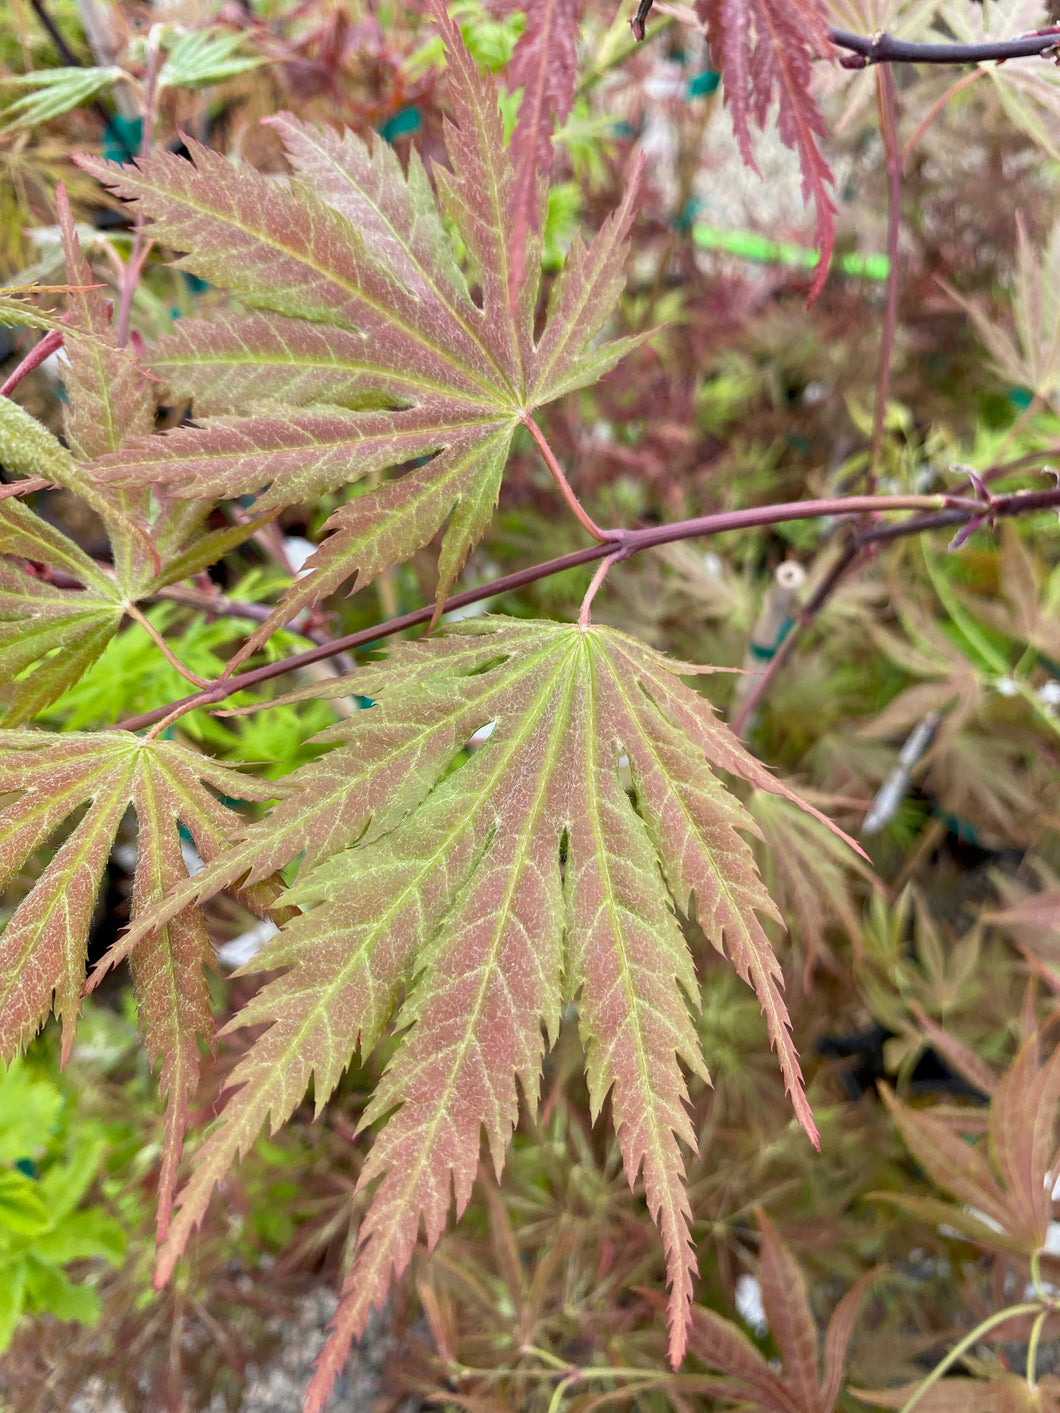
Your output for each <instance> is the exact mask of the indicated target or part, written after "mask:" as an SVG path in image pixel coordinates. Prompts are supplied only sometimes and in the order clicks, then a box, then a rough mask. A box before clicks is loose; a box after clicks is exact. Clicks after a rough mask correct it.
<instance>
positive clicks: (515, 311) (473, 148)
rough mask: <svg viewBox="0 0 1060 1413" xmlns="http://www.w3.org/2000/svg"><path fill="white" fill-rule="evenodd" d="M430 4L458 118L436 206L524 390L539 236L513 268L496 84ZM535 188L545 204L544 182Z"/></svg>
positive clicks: (438, 177)
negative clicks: (463, 251)
mask: <svg viewBox="0 0 1060 1413" xmlns="http://www.w3.org/2000/svg"><path fill="white" fill-rule="evenodd" d="M429 9H430V12H431V16H432V18H433V20H434V23H435V25H436V26H437V28H438V30H439V32H440V34H441V36H442V39H443V41H444V43H445V54H446V62H447V63H448V65H449V87H448V92H449V100H450V102H451V103H452V105H453V114H454V116H455V118H456V124H455V126H454V125H452V124H450V123H448V122H447V123H446V130H445V140H446V147H447V148H448V151H449V159H450V161H451V163H452V169H451V171H446V170H444V169H443V168H440V167H439V168H436V169H435V173H434V178H435V182H436V183H437V186H438V193H439V196H440V198H441V203H442V209H443V210H444V211H445V213H446V215H447V216H448V217H449V219H450V220H451V221H452V222H453V223H454V224H455V225H456V227H457V229H458V230H459V232H460V234H461V236H462V237H463V240H464V244H465V245H466V247H467V253H468V257H469V260H470V262H471V269H472V273H473V275H474V277H475V279H476V280H477V281H478V283H479V285H480V286H481V288H482V307H483V309H484V310H486V311H491V312H492V318H490V320H489V323H488V325H487V338H488V342H489V345H490V347H491V349H492V351H493V353H494V357H495V358H496V359H497V363H498V366H500V367H502V368H506V369H508V368H510V369H512V370H513V371H516V373H517V376H516V378H515V379H514V381H513V386H514V387H515V388H516V389H517V390H518V391H520V392H522V391H523V390H524V389H525V387H526V361H527V358H528V356H529V353H530V350H531V348H532V346H533V329H534V310H535V309H536V307H537V290H538V284H539V282H540V278H541V261H540V241H539V240H534V239H533V237H532V235H531V236H529V237H528V241H527V246H526V252H525V258H524V260H523V261H522V264H521V267H520V268H519V269H518V270H517V266H516V261H515V252H514V250H513V247H512V241H511V230H510V227H509V220H510V213H511V211H512V205H513V200H514V195H515V184H516V175H515V169H514V167H513V165H512V159H511V153H510V151H509V150H508V149H507V148H506V147H505V145H504V126H503V124H502V122H501V114H500V108H499V107H498V105H497V88H496V85H495V83H494V81H493V79H492V78H490V77H488V76H486V75H484V74H483V73H482V72H481V70H480V69H479V67H478V65H477V64H476V63H475V60H474V59H473V58H472V56H471V53H470V51H469V50H468V48H467V46H466V45H465V43H464V41H463V38H462V36H461V34H460V31H459V29H458V28H457V26H456V24H455V23H454V22H453V20H452V18H451V17H450V15H449V11H448V10H447V9H446V6H445V4H444V0H429ZM539 193H540V198H539V199H540V200H541V201H542V203H543V201H544V194H545V187H544V185H542V186H541V187H540V188H539ZM501 311H505V312H504V314H503V315H502V312H501Z"/></svg>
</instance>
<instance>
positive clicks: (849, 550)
mask: <svg viewBox="0 0 1060 1413" xmlns="http://www.w3.org/2000/svg"><path fill="white" fill-rule="evenodd" d="M860 552H861V547H860V545H859V543H858V540H857V538H854V537H852V538H851V539H850V540H849V541H848V543H847V546H846V548H845V549H844V550H843V552H842V554H841V555H840V556H839V558H838V559H837V560H836V562H835V563H834V564H833V565H832V567H831V569H830V570H829V571H828V573H827V574H826V575H825V577H824V578H823V579H822V580H821V582H820V584H818V586H817V588H816V589H815V590H814V592H813V593H812V594H811V596H810V598H809V599H808V601H807V602H806V603H805V604H804V605H803V607H802V608H801V609H800V610H799V612H798V614H797V616H796V619H795V622H794V624H793V625H792V627H791V630H790V632H789V633H788V634H787V636H786V637H785V638H784V639H783V641H782V642H781V643H780V644H779V645H778V647H777V650H776V652H775V653H774V654H773V656H772V657H771V658H770V660H769V662H768V663H767V664H766V666H765V668H764V669H763V671H762V672H761V673H760V674H759V675H758V680H757V681H756V682H755V684H754V686H753V687H752V688H751V690H750V692H748V694H747V696H746V698H745V699H744V701H743V702H742V703H741V704H740V710H739V711H738V712H737V713H736V715H735V716H734V717H733V719H732V729H733V731H734V732H735V733H736V735H737V736H743V735H744V734H745V733H746V732H747V730H748V728H749V727H750V724H751V721H752V719H753V717H754V714H755V712H756V711H757V710H758V706H759V703H760V702H761V700H762V698H763V697H764V696H765V694H766V693H767V692H768V691H769V688H770V685H771V684H772V682H773V679H774V677H776V675H777V673H778V672H779V671H780V669H781V668H782V667H783V666H784V664H785V663H786V662H787V660H788V658H789V657H790V656H791V654H792V653H793V652H794V651H795V645H796V644H797V643H798V641H799V639H800V638H801V637H802V636H803V634H804V633H805V632H806V630H807V628H809V626H810V624H811V623H812V622H813V620H814V619H815V618H816V617H817V615H818V613H819V612H820V611H821V609H822V607H823V606H824V604H825V603H826V602H827V601H828V599H829V598H831V596H832V592H833V590H834V589H835V588H836V586H837V585H838V583H839V581H840V580H841V579H842V578H843V576H844V575H845V574H846V572H847V570H848V569H850V567H851V565H852V564H853V563H854V561H855V560H856V559H857V557H858V555H859V554H860Z"/></svg>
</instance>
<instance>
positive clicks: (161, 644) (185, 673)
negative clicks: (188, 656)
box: [125, 603, 213, 687]
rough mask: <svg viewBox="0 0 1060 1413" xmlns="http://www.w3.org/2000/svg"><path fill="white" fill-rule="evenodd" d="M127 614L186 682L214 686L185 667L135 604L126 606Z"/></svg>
mask: <svg viewBox="0 0 1060 1413" xmlns="http://www.w3.org/2000/svg"><path fill="white" fill-rule="evenodd" d="M125 612H126V613H127V614H128V615H129V617H130V618H135V620H136V622H137V623H139V625H140V627H141V628H142V629H143V630H144V632H145V633H146V634H147V636H148V637H149V638H150V639H151V641H152V642H153V643H154V645H155V647H156V648H157V649H158V651H159V652H160V653H161V654H162V656H163V657H164V658H165V660H166V661H167V662H168V663H169V665H170V667H175V668H176V670H177V671H178V672H179V673H180V675H181V676H182V677H183V678H184V679H185V681H187V682H191V683H192V684H193V685H194V686H196V687H212V686H213V683H212V682H210V681H208V680H207V679H206V678H205V677H200V676H199V674H198V673H197V672H192V670H191V669H190V668H188V667H185V666H184V664H183V663H182V662H181V660H180V658H179V657H177V655H176V653H175V652H174V651H173V649H172V648H171V647H170V646H169V644H168V643H167V642H166V640H165V638H163V636H162V634H161V633H160V632H159V631H158V629H157V628H156V627H155V625H154V624H153V623H152V622H151V620H150V619H149V618H148V617H147V615H146V614H144V613H141V612H140V610H139V609H138V608H137V607H136V605H135V604H134V603H127V604H126V605H125Z"/></svg>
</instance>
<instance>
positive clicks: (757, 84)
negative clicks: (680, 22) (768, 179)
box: [696, 0, 835, 299]
mask: <svg viewBox="0 0 1060 1413" xmlns="http://www.w3.org/2000/svg"><path fill="white" fill-rule="evenodd" d="M696 13H697V14H698V15H699V17H700V18H701V19H702V20H703V21H704V23H705V24H706V26H707V35H708V38H709V40H710V47H711V51H712V53H713V54H714V55H715V57H716V61H717V62H718V64H719V66H720V68H721V72H722V77H723V78H724V80H725V92H726V96H727V98H728V101H729V106H730V108H731V109H732V121H733V128H734V130H735V132H736V140H737V142H738V143H739V145H740V152H741V153H742V154H743V159H744V161H745V162H746V163H747V165H748V166H749V167H750V168H751V169H752V170H753V171H755V172H757V171H758V166H757V164H756V162H755V159H754V151H753V149H752V146H751V126H750V124H751V119H752V118H753V119H754V121H755V123H756V124H757V125H758V126H759V127H761V126H762V125H763V123H764V122H765V118H766V115H767V113H768V111H769V107H770V104H771V103H772V101H773V98H774V96H776V98H777V100H778V110H777V129H778V131H779V133H780V136H781V139H782V140H783V142H784V143H785V144H786V146H788V147H790V148H792V150H793V151H795V152H797V153H798V154H799V163H800V165H801V167H802V189H803V194H804V196H805V197H806V200H807V201H809V200H810V199H811V197H812V199H813V202H814V205H815V207H816V208H817V232H816V234H817V246H818V249H819V251H820V254H821V259H820V263H819V265H818V267H817V275H816V278H815V279H814V282H813V289H812V290H811V292H810V298H811V299H813V298H815V297H816V296H817V294H818V293H819V292H820V289H821V286H822V285H823V284H824V281H825V277H826V275H827V273H828V262H829V260H830V259H831V257H832V247H833V245H834V244H835V205H834V203H833V201H832V198H831V196H830V195H829V193H828V190H827V188H828V187H829V186H830V185H832V181H833V178H832V172H831V169H830V167H829V166H828V163H827V162H826V161H825V159H824V155H823V154H822V152H821V149H820V147H819V146H818V145H817V139H818V138H820V137H823V136H824V135H825V133H826V131H827V129H826V127H825V123H824V119H823V118H822V117H821V114H820V111H819V110H818V107H817V105H816V103H815V102H814V101H813V99H812V98H811V96H810V65H811V62H812V60H813V59H814V57H815V56H817V55H822V54H828V53H829V52H830V44H829V39H828V29H827V24H826V20H825V14H824V8H823V6H822V5H821V4H820V0H696Z"/></svg>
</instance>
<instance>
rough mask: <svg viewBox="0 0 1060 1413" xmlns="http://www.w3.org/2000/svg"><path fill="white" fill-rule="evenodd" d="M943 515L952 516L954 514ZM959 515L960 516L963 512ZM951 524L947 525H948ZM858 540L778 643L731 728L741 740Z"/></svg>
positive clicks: (857, 551)
mask: <svg viewBox="0 0 1060 1413" xmlns="http://www.w3.org/2000/svg"><path fill="white" fill-rule="evenodd" d="M944 513H949V514H952V513H953V512H944ZM957 513H958V514H959V513H960V512H957ZM948 523H949V522H948V521H947V524H948ZM906 524H908V522H907V521H906V522H903V525H902V529H905V526H906ZM858 540H859V537H858V536H851V538H850V539H849V540H848V541H847V543H846V546H845V548H844V549H843V552H842V554H840V556H839V558H838V559H837V560H836V562H835V563H834V564H833V565H832V567H831V569H829V571H828V573H827V574H826V575H825V577H824V578H823V579H822V580H821V582H820V583H819V584H818V585H817V588H816V589H814V591H813V593H812V594H811V595H810V597H809V599H808V600H807V601H806V603H805V604H803V606H802V608H800V609H799V610H798V611H797V613H796V615H795V622H794V623H793V624H792V626H791V628H790V630H789V631H788V632H787V633H786V634H785V635H784V637H783V638H782V639H781V641H780V643H778V645H777V650H776V652H775V653H774V654H773V656H772V657H771V658H770V659H769V662H768V663H766V665H765V667H764V668H763V670H762V671H761V672H760V673H759V674H758V680H757V681H756V682H755V684H754V686H753V687H752V688H751V690H750V691H749V692H748V693H747V696H746V697H745V699H744V700H743V702H742V703H741V704H740V710H739V711H738V712H737V713H736V715H735V716H734V717H733V719H732V722H731V725H732V729H733V732H734V734H735V735H737V736H739V737H741V738H742V737H743V736H744V734H745V733H746V732H747V730H748V728H749V727H750V724H751V722H752V720H753V718H754V714H755V712H756V711H757V710H758V706H759V703H760V702H761V700H762V698H763V697H764V696H765V694H766V692H768V690H769V688H770V686H771V685H772V682H773V679H774V677H776V675H777V673H778V672H779V671H780V669H781V668H782V667H783V666H784V665H785V664H786V663H787V661H788V658H789V657H791V655H792V653H793V652H794V651H795V646H796V644H797V643H798V642H799V641H800V639H802V638H803V637H804V636H805V634H806V632H807V630H808V629H809V628H810V627H811V625H812V624H813V621H814V619H815V618H816V617H817V615H818V613H820V611H821V609H822V608H823V607H824V605H825V603H827V601H828V600H829V599H830V598H831V596H832V593H833V591H834V590H835V588H836V587H837V585H838V584H839V582H840V580H841V579H842V578H843V576H844V575H845V574H846V572H847V571H848V570H849V569H850V568H851V566H852V565H853V564H854V561H855V560H856V559H857V558H858V556H859V554H860V553H861V545H860V544H859V542H858Z"/></svg>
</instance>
